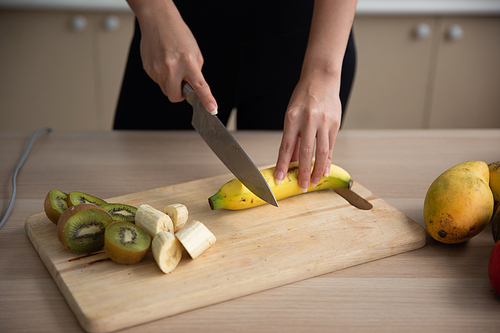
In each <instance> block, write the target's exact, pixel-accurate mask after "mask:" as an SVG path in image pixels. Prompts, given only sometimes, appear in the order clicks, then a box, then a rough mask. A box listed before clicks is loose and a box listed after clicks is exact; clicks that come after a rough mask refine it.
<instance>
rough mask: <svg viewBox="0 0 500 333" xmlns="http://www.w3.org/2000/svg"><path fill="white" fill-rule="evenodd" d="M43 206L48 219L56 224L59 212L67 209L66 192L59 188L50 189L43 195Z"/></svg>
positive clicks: (59, 215)
mask: <svg viewBox="0 0 500 333" xmlns="http://www.w3.org/2000/svg"><path fill="white" fill-rule="evenodd" d="M43 208H44V210H45V214H46V215H47V217H48V218H49V220H50V221H51V222H52V223H54V224H55V225H57V221H58V220H59V217H61V214H62V213H64V211H65V210H66V209H68V194H67V193H64V192H62V191H59V190H50V191H49V193H47V195H46V196H45V201H44V203H43Z"/></svg>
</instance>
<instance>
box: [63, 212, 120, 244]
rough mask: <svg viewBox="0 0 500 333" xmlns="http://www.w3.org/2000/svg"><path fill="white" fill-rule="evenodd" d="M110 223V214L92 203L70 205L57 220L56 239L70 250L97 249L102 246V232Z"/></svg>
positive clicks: (111, 219) (111, 220)
mask: <svg viewBox="0 0 500 333" xmlns="http://www.w3.org/2000/svg"><path fill="white" fill-rule="evenodd" d="M111 223H113V218H112V217H111V215H109V213H108V212H107V211H105V210H104V209H102V208H101V207H98V206H96V205H94V204H81V205H75V206H71V207H69V208H68V209H66V211H65V212H64V213H62V214H61V217H60V218H59V221H58V222H57V239H58V240H59V242H60V243H61V244H62V245H64V247H65V248H67V249H68V250H70V251H72V252H76V253H90V252H95V251H99V250H100V249H102V248H103V247H104V232H105V230H106V227H107V226H108V225H109V224H111Z"/></svg>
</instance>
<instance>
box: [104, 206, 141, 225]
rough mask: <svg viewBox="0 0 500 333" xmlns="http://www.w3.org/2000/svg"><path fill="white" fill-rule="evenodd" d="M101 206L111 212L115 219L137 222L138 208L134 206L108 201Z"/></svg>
mask: <svg viewBox="0 0 500 333" xmlns="http://www.w3.org/2000/svg"><path fill="white" fill-rule="evenodd" d="M101 208H102V209H104V210H106V211H107V212H108V213H109V214H111V216H112V217H113V219H114V220H115V221H122V222H131V223H134V222H135V213H136V212H137V208H136V207H134V206H130V205H125V204H121V203H107V204H104V205H102V206H101Z"/></svg>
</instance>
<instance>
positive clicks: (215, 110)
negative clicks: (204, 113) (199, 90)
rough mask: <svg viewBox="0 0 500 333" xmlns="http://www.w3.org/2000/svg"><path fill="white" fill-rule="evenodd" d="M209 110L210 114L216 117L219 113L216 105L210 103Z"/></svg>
mask: <svg viewBox="0 0 500 333" xmlns="http://www.w3.org/2000/svg"><path fill="white" fill-rule="evenodd" d="M207 110H208V111H209V112H210V114H211V115H212V116H215V115H216V114H217V113H218V111H217V107H216V106H215V104H214V103H208V105H207Z"/></svg>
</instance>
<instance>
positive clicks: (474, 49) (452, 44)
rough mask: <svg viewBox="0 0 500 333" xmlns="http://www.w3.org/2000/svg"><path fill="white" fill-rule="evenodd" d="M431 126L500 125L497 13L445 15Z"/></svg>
mask: <svg viewBox="0 0 500 333" xmlns="http://www.w3.org/2000/svg"><path fill="white" fill-rule="evenodd" d="M460 32H461V33H460ZM450 34H451V35H450ZM429 126H430V127H433V128H452V127H455V128H457V127H458V128H487V127H495V128H499V127H500V18H499V17H496V18H463V17H462V18H444V19H442V27H441V31H440V45H439V52H438V55H437V65H436V71H435V80H434V89H433V95H432V103H431V112H430V124H429Z"/></svg>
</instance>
